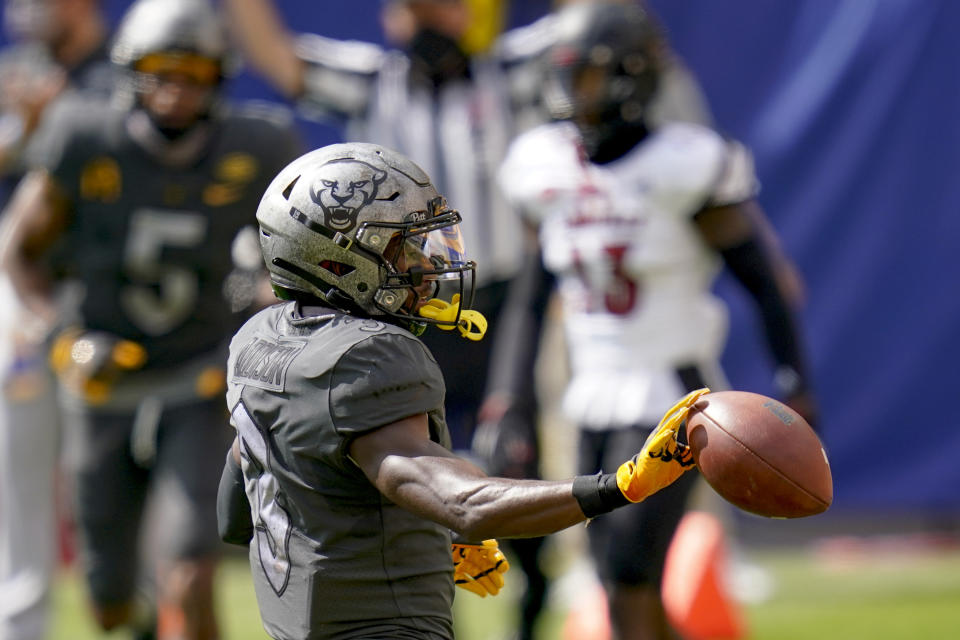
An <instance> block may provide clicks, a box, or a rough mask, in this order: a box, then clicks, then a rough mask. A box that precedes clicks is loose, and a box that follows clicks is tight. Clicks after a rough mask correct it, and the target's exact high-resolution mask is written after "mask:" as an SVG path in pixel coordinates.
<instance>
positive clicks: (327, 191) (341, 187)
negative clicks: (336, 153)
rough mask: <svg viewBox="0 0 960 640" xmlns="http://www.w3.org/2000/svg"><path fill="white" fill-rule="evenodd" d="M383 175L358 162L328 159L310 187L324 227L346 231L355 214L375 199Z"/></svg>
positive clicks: (385, 173)
mask: <svg viewBox="0 0 960 640" xmlns="http://www.w3.org/2000/svg"><path fill="white" fill-rule="evenodd" d="M386 178H387V172H386V171H383V170H381V169H378V168H376V167H374V166H373V165H370V164H367V163H366V162H362V161H360V160H353V159H349V158H344V159H338V160H332V161H330V162H328V163H327V164H326V165H324V166H323V167H322V168H321V170H320V172H319V175H318V177H317V178H316V180H314V181H313V183H312V184H311V185H310V198H311V199H312V200H313V201H314V202H316V203H317V204H318V205H320V208H321V209H323V223H324V225H326V226H327V227H329V228H331V229H333V230H335V231H341V232H346V231H350V230H351V229H353V227H354V226H356V224H357V214H358V213H360V210H361V209H363V208H364V207H365V206H367V205H368V204H370V203H371V202H373V200H374V198H376V197H377V189H378V188H379V186H380V184H381V183H382V182H383V181H384V180H386Z"/></svg>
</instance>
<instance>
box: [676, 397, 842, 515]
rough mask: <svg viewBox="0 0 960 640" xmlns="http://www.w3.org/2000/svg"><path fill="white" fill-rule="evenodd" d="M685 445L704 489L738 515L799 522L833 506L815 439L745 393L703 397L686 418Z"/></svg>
mask: <svg viewBox="0 0 960 640" xmlns="http://www.w3.org/2000/svg"><path fill="white" fill-rule="evenodd" d="M687 441H688V443H689V444H690V448H691V449H692V451H693V458H694V460H695V461H696V463H697V467H698V468H699V469H700V473H701V474H702V475H703V477H704V478H705V479H706V481H707V482H708V483H710V486H711V487H713V489H714V490H715V491H716V492H717V493H719V494H720V495H721V496H722V497H723V498H725V499H726V500H727V501H729V502H731V503H732V504H734V505H736V506H738V507H740V508H741V509H743V510H744V511H749V512H750V513H755V514H757V515H761V516H767V517H771V518H802V517H804V516H812V515H815V514H818V513H822V512H824V511H826V510H827V509H828V508H829V507H830V504H831V502H833V478H832V476H831V473H830V462H829V461H828V460H827V454H826V452H825V451H824V450H823V445H822V444H821V442H820V439H819V438H818V437H817V434H816V433H815V432H814V431H813V429H811V428H810V425H809V424H807V422H806V420H804V419H803V418H802V417H800V415H799V414H797V413H796V412H795V411H793V410H792V409H791V408H790V407H788V406H786V405H785V404H783V403H781V402H779V401H777V400H774V399H773V398H768V397H767V396H763V395H760V394H757V393H749V392H746V391H718V392H716V393H710V394H707V395H706V396H704V397H703V398H701V399H700V400H699V401H698V402H697V403H696V404H695V405H694V406H693V408H692V409H691V410H690V413H689V415H688V416H687Z"/></svg>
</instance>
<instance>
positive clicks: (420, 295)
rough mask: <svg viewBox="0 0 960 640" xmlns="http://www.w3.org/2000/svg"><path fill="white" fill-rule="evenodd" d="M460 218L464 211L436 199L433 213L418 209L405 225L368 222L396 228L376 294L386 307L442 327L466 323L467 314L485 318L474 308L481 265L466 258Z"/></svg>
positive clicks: (406, 316) (388, 309)
mask: <svg viewBox="0 0 960 640" xmlns="http://www.w3.org/2000/svg"><path fill="white" fill-rule="evenodd" d="M460 221H461V217H460V213H459V212H457V211H454V210H452V209H449V208H447V207H446V203H445V202H444V201H443V198H436V199H434V200H432V201H431V202H430V204H429V208H428V210H427V211H415V212H412V213H410V214H408V215H407V216H406V220H405V221H404V222H402V223H385V222H370V223H366V224H367V225H368V226H370V227H373V226H376V227H387V228H389V229H395V231H393V233H392V235H391V238H390V241H389V242H388V243H387V246H386V249H385V250H384V251H383V254H382V256H383V261H384V264H385V267H386V269H387V274H386V278H385V279H384V282H383V284H382V285H381V287H380V291H378V292H377V295H376V296H375V300H377V303H378V306H380V308H381V309H382V310H383V311H385V312H386V313H388V314H390V315H393V316H399V317H403V318H415V319H416V322H417V323H421V324H434V325H437V326H439V327H440V328H442V329H453V328H455V327H458V326H462V325H463V322H464V318H465V317H470V316H472V315H476V316H479V314H477V313H476V312H475V311H474V312H469V309H470V307H471V306H472V304H473V294H474V287H475V279H476V276H475V274H476V263H474V262H472V261H470V260H468V259H467V257H466V248H465V246H464V241H463V235H462V234H461V231H460ZM362 235H363V233H362V231H361V232H358V236H362ZM481 318H482V317H481ZM485 325H486V323H485V321H484V328H485ZM462 331H463V330H461V332H462Z"/></svg>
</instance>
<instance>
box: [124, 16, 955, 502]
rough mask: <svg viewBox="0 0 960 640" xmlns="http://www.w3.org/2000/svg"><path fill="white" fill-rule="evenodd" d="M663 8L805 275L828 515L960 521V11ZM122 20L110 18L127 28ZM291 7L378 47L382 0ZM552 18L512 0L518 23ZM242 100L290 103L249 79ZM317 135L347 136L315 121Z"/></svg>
mask: <svg viewBox="0 0 960 640" xmlns="http://www.w3.org/2000/svg"><path fill="white" fill-rule="evenodd" d="M649 3H650V5H651V6H652V7H653V8H654V9H655V10H656V12H657V13H658V14H659V15H660V16H661V17H662V19H663V21H664V23H665V24H666V26H667V28H668V30H669V32H670V34H671V36H672V39H673V42H674V44H675V46H676V48H677V50H678V51H679V52H680V53H681V54H682V55H683V57H684V58H685V59H686V60H687V62H688V63H689V65H690V66H691V67H692V68H693V69H694V71H695V72H697V73H698V74H699V75H700V77H701V79H702V83H703V86H704V88H705V91H706V93H707V96H708V98H709V100H710V102H711V106H712V108H713V110H714V113H715V116H716V120H717V123H718V125H719V126H720V128H722V129H723V130H725V131H727V132H729V133H730V134H732V135H733V136H735V137H738V138H740V139H741V140H743V141H744V142H746V143H747V144H748V145H750V146H751V147H752V148H753V150H754V152H755V154H756V158H757V165H758V168H759V172H760V176H761V179H762V181H763V191H762V193H761V196H760V199H761V203H762V204H763V205H764V207H765V209H766V210H767V212H768V214H769V216H770V218H771V220H772V221H773V224H774V226H775V227H776V228H777V230H778V231H779V232H780V234H781V236H782V240H783V243H784V245H785V247H786V249H787V251H788V252H789V253H790V254H791V255H792V256H793V257H794V258H795V260H796V261H797V263H798V265H799V267H800V269H801V271H802V272H803V274H804V275H805V277H806V281H807V289H808V300H807V305H806V308H805V310H804V314H803V315H804V318H803V319H804V326H805V331H806V334H807V337H808V340H809V344H810V348H811V352H812V360H813V362H812V364H813V368H814V373H815V383H816V388H817V391H818V394H819V397H820V401H821V404H822V411H823V423H822V427H821V430H822V434H823V438H824V440H825V442H826V445H827V449H828V452H829V454H830V457H831V461H832V465H833V472H834V480H835V488H836V500H835V506H834V510H833V511H834V512H835V513H858V512H879V511H884V512H888V511H891V510H893V511H897V512H915V513H918V512H919V513H925V514H936V515H941V516H943V515H950V516H952V515H953V514H957V513H960V511H958V508H960V491H958V489H960V465H958V464H957V458H958V457H960V428H958V427H960V419H958V418H957V417H956V416H955V415H954V414H953V413H952V412H951V411H952V409H951V407H953V406H955V405H956V404H957V401H958V399H960V392H958V390H957V388H956V387H957V386H958V385H957V383H958V382H960V376H958V375H957V373H956V372H955V369H954V366H955V362H956V361H957V355H958V349H957V347H956V346H955V343H954V341H953V340H952V338H951V335H952V333H953V331H955V330H956V328H958V327H960V295H958V294H957V280H958V276H960V269H958V260H957V258H956V254H957V250H958V248H960V215H958V214H960V211H958V210H957V209H958V203H960V180H957V179H956V177H955V174H956V173H957V172H958V169H960V82H958V78H960V75H958V72H957V68H956V67H955V66H954V65H956V64H957V63H958V61H960V41H958V39H957V38H956V36H955V26H954V25H957V24H960V3H958V2H956V1H955V0H781V1H779V2H770V1H769V0H725V1H724V2H717V1H716V0H649ZM127 4H128V3H127V2H123V1H121V0H113V1H112V2H106V5H105V6H106V7H107V10H108V12H109V13H110V15H111V16H112V17H115V16H116V15H117V14H118V13H119V11H120V10H121V9H122V8H123V7H124V6H126V5H127ZM278 4H279V6H280V7H281V9H282V11H283V13H284V15H285V18H286V20H287V22H288V24H289V25H291V28H292V29H294V30H298V31H314V32H319V33H324V34H327V35H332V36H338V37H350V38H359V39H367V40H373V41H380V39H381V35H380V31H379V27H378V25H377V21H376V18H375V16H376V14H377V11H378V8H379V5H380V1H379V0H353V1H352V2H350V3H339V2H337V3H333V2H322V3H321V2H306V1H295V0H279V2H278ZM547 4H548V3H547V2H545V1H543V0H536V1H534V0H527V1H526V2H515V5H516V7H517V8H521V7H522V9H523V11H522V12H521V11H519V10H518V11H517V16H518V17H517V18H516V20H517V21H524V20H528V19H530V18H531V17H532V16H534V15H536V14H537V13H538V12H540V11H542V10H543V9H545V7H546V5H547ZM521 14H522V15H521ZM231 91H232V92H233V93H234V94H236V95H240V96H258V97H265V96H266V97H271V96H272V97H275V96H274V95H273V94H272V93H271V92H270V91H269V90H268V89H267V88H266V87H265V86H264V85H263V84H262V83H261V82H259V81H258V80H257V79H256V78H252V77H250V76H249V75H243V76H241V77H240V78H239V79H238V81H237V82H236V84H235V85H234V87H233V88H232V89H231ZM305 134H306V135H307V137H308V139H309V141H310V144H312V145H319V144H323V143H326V142H330V141H334V140H336V139H337V138H338V133H337V130H336V129H334V128H332V127H328V126H318V125H314V124H305ZM720 291H721V293H722V294H723V296H724V297H725V298H727V299H728V301H729V302H730V304H731V307H732V325H733V329H732V336H731V340H730V344H729V348H728V350H727V353H726V356H725V362H726V365H727V368H728V373H729V375H730V378H731V380H732V382H733V383H734V386H735V387H737V388H742V389H750V390H755V391H759V392H762V393H772V388H771V386H770V383H769V363H768V362H767V361H766V360H765V358H766V356H765V354H764V351H763V349H762V343H761V342H760V339H759V328H758V326H757V324H756V321H755V318H754V316H753V314H752V312H751V311H750V310H749V309H748V308H747V307H746V304H747V302H746V299H745V297H744V296H743V295H742V293H741V292H740V291H738V290H736V288H735V287H734V286H733V285H732V284H731V283H730V282H729V281H728V280H723V281H721V283H720Z"/></svg>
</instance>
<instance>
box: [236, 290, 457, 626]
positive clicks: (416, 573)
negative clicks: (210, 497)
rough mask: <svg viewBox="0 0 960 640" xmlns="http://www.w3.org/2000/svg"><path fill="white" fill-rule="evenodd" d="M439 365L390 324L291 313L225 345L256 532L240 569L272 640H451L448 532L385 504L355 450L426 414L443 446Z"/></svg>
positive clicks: (256, 322) (283, 307)
mask: <svg viewBox="0 0 960 640" xmlns="http://www.w3.org/2000/svg"><path fill="white" fill-rule="evenodd" d="M443 400H444V385H443V378H442V376H441V374H440V370H439V367H438V366H437V364H436V361H435V360H434V359H433V357H432V355H431V354H430V352H429V351H428V350H427V349H426V347H425V346H424V345H423V343H421V342H420V341H419V340H418V339H417V338H415V337H414V336H413V335H412V334H410V333H409V332H407V331H405V330H403V329H400V328H398V327H396V326H393V325H389V324H384V323H382V322H379V321H376V320H370V319H360V318H354V317H351V316H348V315H344V314H341V313H339V312H336V311H332V310H331V311H329V313H327V314H325V315H320V316H314V317H306V318H304V317H301V316H300V315H299V314H298V313H297V305H296V304H294V303H286V304H279V305H275V306H273V307H270V308H268V309H265V310H263V311H261V312H260V313H258V314H257V315H255V316H254V317H253V318H251V319H250V320H249V321H248V322H247V323H246V324H245V325H244V326H243V328H241V330H240V331H239V332H238V333H237V335H236V336H235V337H234V339H233V341H232V342H231V345H230V358H229V362H228V391H227V402H228V405H229V408H230V411H231V417H232V423H233V425H234V427H236V429H237V432H238V435H239V437H240V439H241V444H242V447H241V450H242V467H243V473H244V478H245V482H246V492H247V497H248V499H249V501H250V505H251V511H252V516H253V522H254V524H255V528H256V533H255V535H254V538H253V540H252V541H251V543H250V565H251V568H252V571H253V575H254V584H255V587H256V593H257V600H258V602H259V605H260V611H261V615H262V617H263V622H264V626H265V627H266V629H267V631H268V632H269V633H270V634H271V635H272V636H273V637H275V638H289V639H301V638H302V639H306V638H334V637H335V638H341V637H344V638H352V637H372V636H371V635H369V634H370V633H372V632H373V633H377V634H379V635H376V637H383V638H408V637H409V638H450V637H452V636H453V631H452V621H451V614H450V607H451V604H452V601H453V580H452V570H453V566H452V561H451V558H450V536H449V532H448V531H447V530H446V529H445V528H444V527H442V526H440V525H438V524H435V523H433V522H430V521H427V520H424V519H422V518H420V517H417V516H415V515H413V514H411V513H409V512H407V511H405V510H404V509H401V508H400V507H398V506H397V505H395V504H393V503H392V502H390V501H389V500H387V499H386V498H385V497H384V496H383V495H382V494H381V493H380V492H379V491H378V490H377V488H376V487H374V486H373V485H372V484H371V483H370V482H369V481H368V480H367V478H366V476H364V474H363V472H362V471H361V470H360V469H359V468H358V467H357V466H356V464H354V463H353V462H352V461H351V460H350V458H349V457H348V454H347V452H348V448H349V444H350V442H351V440H352V439H353V438H355V437H357V436H359V435H362V434H364V433H367V432H370V431H372V430H375V429H377V428H379V427H381V426H383V425H386V424H390V423H392V422H395V421H397V420H400V419H402V418H405V417H409V416H411V415H417V414H422V413H426V414H428V416H429V418H430V420H429V422H430V432H431V438H432V439H433V440H435V441H436V442H438V443H440V444H441V445H443V446H446V447H449V435H448V433H447V427H446V423H445V421H444V413H443Z"/></svg>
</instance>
